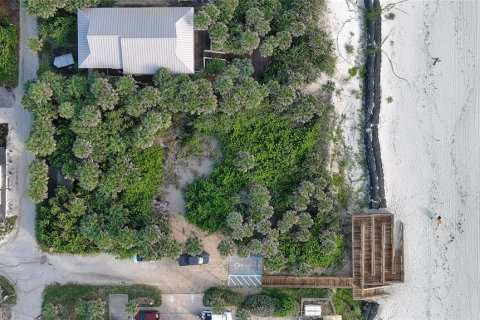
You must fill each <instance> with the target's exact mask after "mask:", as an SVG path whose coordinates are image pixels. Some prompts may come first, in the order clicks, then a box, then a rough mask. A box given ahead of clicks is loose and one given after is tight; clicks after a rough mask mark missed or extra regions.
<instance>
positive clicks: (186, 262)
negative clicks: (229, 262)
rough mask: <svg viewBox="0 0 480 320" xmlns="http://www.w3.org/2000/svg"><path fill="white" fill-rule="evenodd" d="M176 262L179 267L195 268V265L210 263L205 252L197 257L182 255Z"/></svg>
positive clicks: (208, 256)
mask: <svg viewBox="0 0 480 320" xmlns="http://www.w3.org/2000/svg"><path fill="white" fill-rule="evenodd" d="M177 261H178V265H179V266H196V265H202V264H208V263H210V255H209V254H208V253H206V252H204V253H202V254H200V255H198V256H191V255H188V254H182V255H181V256H180V257H179V258H178V260H177Z"/></svg>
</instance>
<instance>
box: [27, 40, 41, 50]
mask: <svg viewBox="0 0 480 320" xmlns="http://www.w3.org/2000/svg"><path fill="white" fill-rule="evenodd" d="M27 47H28V49H30V50H31V51H33V52H39V51H40V50H42V48H43V40H42V39H40V38H38V37H30V38H28V41H27Z"/></svg>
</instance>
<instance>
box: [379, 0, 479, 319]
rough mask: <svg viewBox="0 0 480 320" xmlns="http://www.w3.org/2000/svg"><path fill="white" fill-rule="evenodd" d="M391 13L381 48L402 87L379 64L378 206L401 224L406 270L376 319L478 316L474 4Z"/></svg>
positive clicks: (423, 4) (403, 7)
mask: <svg viewBox="0 0 480 320" xmlns="http://www.w3.org/2000/svg"><path fill="white" fill-rule="evenodd" d="M385 4H386V3H383V5H385ZM396 8H397V9H400V10H394V11H393V12H394V13H395V14H396V17H395V19H394V20H393V21H385V22H384V23H383V34H384V36H386V35H387V34H389V33H390V36H389V38H388V39H387V41H386V42H385V44H384V47H383V49H384V51H385V54H386V55H388V56H389V57H390V58H391V59H392V61H393V66H394V68H395V72H396V73H397V74H398V75H399V76H400V77H402V78H405V79H406V80H407V81H408V82H407V81H405V80H402V79H399V78H398V77H396V76H395V75H394V73H393V71H392V69H391V67H390V65H389V64H388V60H387V59H385V60H384V64H383V67H382V96H383V100H384V101H385V98H386V97H388V96H392V97H393V103H391V104H387V103H383V106H382V112H381V120H380V139H381V141H380V142H381V148H382V159H383V164H384V170H385V171H384V172H385V188H386V194H387V203H388V204H389V207H390V208H391V209H393V210H394V211H395V212H396V214H397V219H399V220H402V221H403V222H404V224H405V226H404V227H405V228H404V230H405V270H406V273H405V283H404V284H399V285H396V286H394V287H393V288H392V289H391V295H390V297H388V298H386V299H384V300H383V301H381V309H380V313H379V316H378V318H379V319H435V320H436V319H478V315H479V314H480V278H479V271H480V270H479V266H480V253H479V243H480V213H479V211H480V200H479V191H480V190H479V189H480V188H479V186H480V162H479V160H480V159H479V152H480V147H479V141H480V126H479V123H480V121H479V118H480V113H479V107H478V105H479V103H480V81H479V77H480V76H479V72H478V71H479V69H478V67H479V66H480V51H479V49H480V48H479V46H480V23H479V19H480V3H479V2H477V1H472V0H463V1H462V0H456V1H439V0H436V1H407V2H403V3H400V4H397V5H396ZM435 58H439V59H440V60H438V61H437V62H436V63H435V64H434V62H435ZM437 215H441V217H442V220H443V224H442V225H440V226H438V227H437V225H436V223H435V218H434V217H436V216H437ZM432 218H433V220H432Z"/></svg>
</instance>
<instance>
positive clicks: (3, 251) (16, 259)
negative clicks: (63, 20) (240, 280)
mask: <svg viewBox="0 0 480 320" xmlns="http://www.w3.org/2000/svg"><path fill="white" fill-rule="evenodd" d="M20 30H21V37H20V57H21V58H20V76H19V86H18V87H17V88H16V89H15V91H14V93H15V101H14V105H13V106H12V107H10V108H0V121H1V122H8V124H9V129H10V132H9V137H8V142H7V143H8V148H7V159H8V160H11V163H12V165H11V166H10V168H9V170H10V171H12V175H9V185H8V186H7V187H8V188H9V203H8V206H9V212H10V215H18V217H19V221H18V230H16V231H15V232H14V233H13V234H12V235H11V237H10V239H8V240H7V242H6V243H4V244H3V245H2V246H1V247H0V274H2V275H4V276H5V277H7V278H8V279H10V280H11V281H12V282H13V283H14V284H15V286H16V290H17V296H18V298H17V304H16V305H15V307H14V308H13V316H14V319H21V320H27V319H34V318H35V317H37V316H38V315H39V314H40V312H41V303H42V291H43V289H44V287H45V285H47V284H49V283H52V282H59V283H66V282H72V281H73V282H81V283H92V284H115V283H116V284H121V283H127V284H130V283H141V284H149V285H155V286H157V287H158V288H159V289H160V290H162V292H168V293H200V292H202V291H203V290H205V289H206V288H208V287H211V286H216V285H221V284H225V283H226V280H227V270H226V263H224V262H223V261H219V259H218V260H217V261H212V263H211V264H210V265H206V266H195V267H182V268H180V267H178V265H177V263H176V261H161V262H155V263H149V262H144V263H133V262H132V261H125V260H124V261H121V260H118V259H115V258H114V257H112V256H109V255H105V254H102V255H97V256H87V257H84V256H73V255H50V254H45V253H43V252H41V251H40V250H39V248H38V246H37V244H36V241H35V206H34V204H33V203H32V201H31V200H30V199H29V197H28V192H27V190H28V182H29V178H28V174H27V168H28V164H29V163H30V162H31V160H32V158H33V157H32V155H31V154H30V153H29V152H28V151H26V150H25V146H24V142H25V140H26V139H27V137H28V134H29V131H30V124H31V117H30V114H29V113H28V112H26V111H25V110H24V109H23V107H22V106H21V97H22V94H23V84H24V83H25V81H27V80H29V79H33V78H35V77H36V72H37V70H38V58H37V56H36V55H35V54H32V53H31V52H30V51H29V50H28V49H27V47H26V42H27V39H28V38H29V37H31V36H34V35H36V34H37V22H36V19H34V18H32V17H30V16H28V15H26V14H25V12H24V11H23V9H21V11H20ZM195 311H196V310H195Z"/></svg>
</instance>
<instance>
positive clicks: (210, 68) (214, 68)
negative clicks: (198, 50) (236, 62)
mask: <svg viewBox="0 0 480 320" xmlns="http://www.w3.org/2000/svg"><path fill="white" fill-rule="evenodd" d="M206 69H207V72H208V73H209V74H219V73H222V72H223V70H225V60H222V59H209V60H207V62H206Z"/></svg>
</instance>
